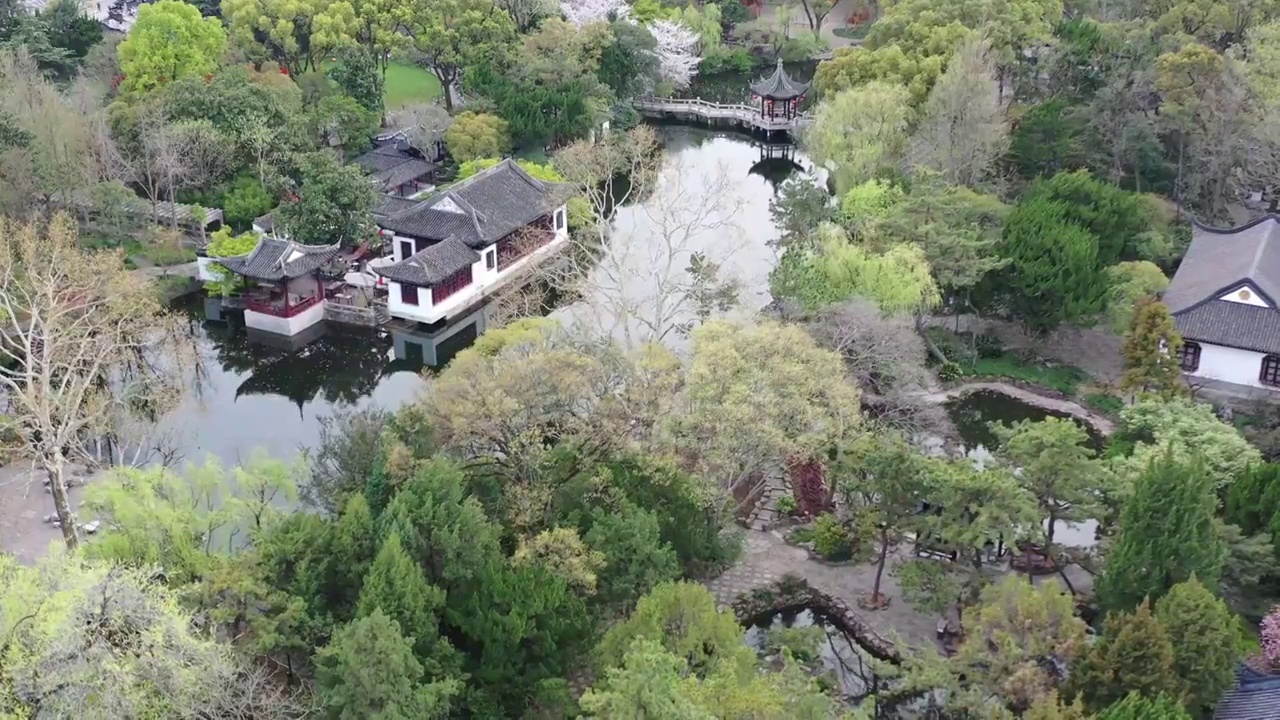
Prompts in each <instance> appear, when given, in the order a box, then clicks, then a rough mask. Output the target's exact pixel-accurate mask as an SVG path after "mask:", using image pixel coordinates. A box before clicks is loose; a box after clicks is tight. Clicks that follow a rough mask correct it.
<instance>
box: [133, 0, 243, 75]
mask: <svg viewBox="0 0 1280 720" xmlns="http://www.w3.org/2000/svg"><path fill="white" fill-rule="evenodd" d="M226 47H227V34H226V32H225V31H224V30H223V29H222V23H220V22H218V20H217V18H205V17H201V16H200V11H199V10H197V9H196V8H195V6H194V5H189V4H187V3H185V2H179V1H178V0H160V2H156V3H147V4H144V5H143V6H142V7H140V8H138V20H137V22H136V23H134V25H133V27H132V28H131V29H130V31H129V35H128V37H126V38H125V40H124V42H122V43H120V46H119V53H120V72H121V73H123V74H124V81H123V82H122V83H121V85H120V87H121V89H122V90H125V91H126V92H133V93H145V92H147V91H149V90H152V89H154V88H156V87H159V86H162V85H164V84H166V83H169V82H173V81H174V80H179V79H181V78H184V77H187V76H190V75H196V76H200V75H205V74H207V73H209V72H211V71H213V70H214V69H215V68H216V67H217V63H218V61H219V60H220V59H221V57H222V53H223V51H224V50H226Z"/></svg>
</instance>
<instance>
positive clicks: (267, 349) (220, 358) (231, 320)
mask: <svg viewBox="0 0 1280 720" xmlns="http://www.w3.org/2000/svg"><path fill="white" fill-rule="evenodd" d="M175 305H176V306H177V307H175V310H177V311H180V312H183V313H185V314H186V315H187V316H188V318H189V319H190V321H191V325H190V326H191V328H192V331H193V332H195V333H197V337H198V338H200V336H203V339H204V340H205V341H206V342H207V343H208V346H209V349H210V350H211V351H212V352H210V353H208V354H207V355H206V357H207V358H208V359H209V360H212V361H216V362H217V363H218V364H219V365H220V366H221V368H222V370H223V371H225V372H232V373H236V374H243V373H248V374H249V375H248V377H246V378H244V379H243V380H242V381H241V382H240V385H239V386H238V387H237V388H236V391H235V394H236V397H237V398H239V397H241V396H243V395H278V396H280V397H285V398H288V399H289V400H291V401H293V403H294V404H295V405H297V406H298V413H299V414H300V415H301V413H302V409H303V407H304V406H305V405H307V404H308V403H310V402H313V401H316V400H323V401H324V402H326V403H330V404H347V403H355V402H358V401H359V400H361V399H362V398H365V397H368V396H369V395H370V394H371V393H372V392H373V390H374V388H376V387H377V385H378V383H379V382H380V381H381V380H382V378H383V377H384V376H385V375H387V374H389V373H391V372H396V371H398V370H413V371H414V372H417V371H420V370H421V368H420V367H419V368H412V367H410V366H409V365H408V364H405V363H398V364H397V365H398V366H396V367H392V366H391V362H392V360H393V358H392V354H391V338H390V337H389V336H388V335H387V334H386V333H383V332H378V331H373V330H361V329H358V328H347V327H342V326H336V325H331V324H329V325H326V326H322V328H321V332H320V334H319V337H316V338H315V339H310V338H305V339H308V340H310V341H309V342H307V343H306V344H305V345H302V346H301V347H296V346H294V347H291V346H290V345H291V343H290V341H289V339H287V338H276V337H273V336H271V335H267V334H259V333H256V332H253V331H250V330H247V329H246V328H245V327H244V323H243V318H242V316H240V315H239V314H238V313H236V312H235V311H228V312H227V314H226V315H225V316H224V319H223V320H221V321H219V320H210V319H208V318H207V317H206V309H205V299H204V298H203V297H202V296H201V295H192V296H188V297H186V298H181V299H179V300H178V301H176V303H175ZM303 339H304V338H299V339H298V343H295V345H296V344H300V343H301V341H302V340H303Z"/></svg>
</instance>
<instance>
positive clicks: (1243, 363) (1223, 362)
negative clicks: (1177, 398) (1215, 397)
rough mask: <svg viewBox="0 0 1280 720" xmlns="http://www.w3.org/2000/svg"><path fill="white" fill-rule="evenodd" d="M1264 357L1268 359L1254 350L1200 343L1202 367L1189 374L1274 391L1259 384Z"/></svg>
mask: <svg viewBox="0 0 1280 720" xmlns="http://www.w3.org/2000/svg"><path fill="white" fill-rule="evenodd" d="M1264 357H1266V355H1265V353H1260V352H1253V351H1252V350H1238V349H1236V348H1230V347H1223V346H1221V345H1210V344H1209V343H1200V367H1199V368H1198V369H1197V370H1196V371H1195V372H1193V373H1187V374H1188V375H1191V376H1193V377H1202V378H1209V379H1211V380H1221V381H1223V382H1229V383H1235V384H1237V385H1248V386H1250V387H1256V388H1266V389H1268V390H1274V389H1275V388H1271V387H1268V386H1266V385H1263V384H1262V383H1260V382H1258V373H1259V372H1261V371H1262V358H1264Z"/></svg>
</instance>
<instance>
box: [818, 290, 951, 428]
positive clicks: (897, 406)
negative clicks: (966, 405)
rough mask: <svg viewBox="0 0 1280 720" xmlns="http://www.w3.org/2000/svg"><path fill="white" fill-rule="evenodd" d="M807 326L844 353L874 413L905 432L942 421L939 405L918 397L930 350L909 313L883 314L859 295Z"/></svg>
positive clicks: (822, 341)
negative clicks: (916, 329)
mask: <svg viewBox="0 0 1280 720" xmlns="http://www.w3.org/2000/svg"><path fill="white" fill-rule="evenodd" d="M806 327H807V329H808V331H809V334H810V335H812V336H813V337H814V339H815V340H816V341H817V343H818V345H819V346H821V347H824V348H827V349H828V350H833V351H835V352H837V353H839V354H840V356H841V357H843V358H844V361H845V366H846V367H847V368H848V370H849V375H850V379H852V380H853V381H855V382H857V383H858V385H859V386H860V387H861V388H862V399H863V405H864V406H865V409H867V410H868V412H869V414H870V415H871V416H872V417H873V418H874V419H876V420H877V421H879V422H881V423H883V424H887V425H890V426H893V427H895V428H898V429H899V430H901V431H903V432H907V433H913V432H919V431H923V430H930V429H936V428H938V427H940V426H941V425H942V421H943V418H942V417H940V411H939V410H938V408H937V406H935V405H932V404H930V403H925V402H923V401H921V400H920V396H921V395H922V394H923V392H924V391H925V390H926V388H927V387H928V382H929V373H928V371H927V370H926V369H925V356H926V353H927V351H926V349H925V345H924V341H923V340H922V339H921V337H920V335H919V333H917V332H915V328H914V323H913V322H912V319H911V318H910V317H909V316H904V315H885V314H884V313H882V312H880V308H878V307H876V305H875V303H873V302H871V301H869V300H866V299H863V298H855V299H853V300H850V301H848V302H845V303H842V304H840V305H837V306H834V307H831V308H829V309H827V310H826V311H825V312H824V313H822V314H821V315H819V316H817V317H815V318H812V319H810V320H809V321H808V322H807V323H806Z"/></svg>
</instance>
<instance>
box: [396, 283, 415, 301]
mask: <svg viewBox="0 0 1280 720" xmlns="http://www.w3.org/2000/svg"><path fill="white" fill-rule="evenodd" d="M400 302H402V303H404V304H405V305H417V304H418V286H417V285H405V284H403V283H401V285H400Z"/></svg>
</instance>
